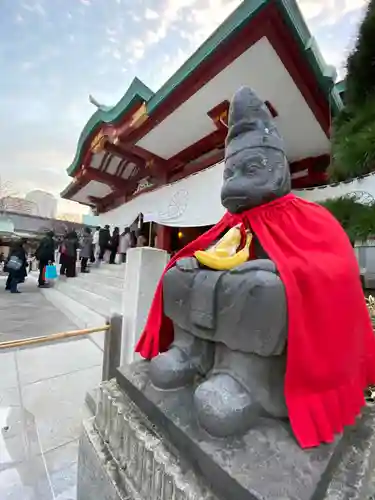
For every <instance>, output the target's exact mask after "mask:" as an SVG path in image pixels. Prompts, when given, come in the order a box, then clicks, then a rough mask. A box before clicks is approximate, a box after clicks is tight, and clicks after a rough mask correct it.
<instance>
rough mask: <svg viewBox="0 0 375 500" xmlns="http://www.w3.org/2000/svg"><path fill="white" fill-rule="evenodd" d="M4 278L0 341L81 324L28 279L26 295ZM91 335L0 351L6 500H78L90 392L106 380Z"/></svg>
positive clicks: (0, 462) (1, 483) (1, 476)
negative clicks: (80, 445)
mask: <svg viewBox="0 0 375 500" xmlns="http://www.w3.org/2000/svg"><path fill="white" fill-rule="evenodd" d="M3 285H4V280H3V279H2V278H0V331H1V334H0V342H1V341H4V340H11V339H17V338H23V337H29V336H37V335H45V334H48V333H56V332H59V331H64V330H72V329H76V328H75V326H74V325H73V324H72V323H71V322H70V321H69V320H68V319H67V318H66V317H65V316H64V314H62V313H61V312H60V311H58V310H56V309H55V308H54V307H53V306H52V305H51V304H50V303H49V302H48V301H47V300H46V299H45V298H44V297H43V295H42V294H41V293H40V292H39V290H38V289H37V288H36V285H35V282H34V281H32V280H30V282H27V283H26V284H25V285H21V287H20V290H23V291H24V293H22V294H20V295H10V294H8V293H7V292H5V291H4V290H3V288H4V287H3ZM101 364H102V352H101V351H100V349H99V348H98V347H97V346H96V345H95V344H94V343H93V342H92V341H91V340H89V339H87V338H82V339H79V340H71V341H65V342H62V343H54V344H49V345H43V346H38V347H32V348H31V347H29V348H25V349H22V350H20V349H18V350H7V351H0V498H1V500H75V499H76V467H77V450H78V437H79V434H80V428H81V420H82V418H83V416H84V412H85V410H84V406H83V403H84V397H85V394H86V392H87V391H88V390H90V389H92V388H93V387H95V386H97V385H98V383H99V381H100V375H101Z"/></svg>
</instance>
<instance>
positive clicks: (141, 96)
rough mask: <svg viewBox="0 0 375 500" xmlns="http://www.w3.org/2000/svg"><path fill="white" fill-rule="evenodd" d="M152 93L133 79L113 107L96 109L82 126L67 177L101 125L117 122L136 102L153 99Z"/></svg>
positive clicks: (73, 170)
mask: <svg viewBox="0 0 375 500" xmlns="http://www.w3.org/2000/svg"><path fill="white" fill-rule="evenodd" d="M153 95H154V92H153V91H152V90H151V89H150V88H149V87H147V85H145V84H144V83H143V82H142V81H141V80H140V79H139V78H137V77H134V78H133V81H132V82H131V84H130V85H129V88H128V90H127V91H126V92H125V94H124V95H123V96H122V98H121V99H120V100H119V101H118V103H117V104H115V105H114V106H105V107H101V108H98V109H97V110H96V111H95V112H94V113H93V114H92V115H91V117H90V118H89V120H88V122H87V123H86V125H85V126H84V128H83V130H82V132H81V134H80V136H79V139H78V143H77V148H76V154H75V156H74V158H73V161H72V163H71V165H70V166H69V167H68V169H67V172H68V175H73V174H74V172H75V170H76V169H77V167H78V165H79V163H80V160H81V154H82V149H83V146H84V144H85V142H86V140H87V139H88V137H90V135H92V133H93V132H94V131H95V130H96V129H97V128H98V127H99V126H100V125H101V124H102V123H113V122H115V121H117V120H118V119H119V118H120V117H121V116H122V115H124V114H125V113H126V112H127V111H128V109H130V108H131V106H132V105H133V104H135V103H136V102H143V101H146V102H147V101H149V100H150V99H151V97H153Z"/></svg>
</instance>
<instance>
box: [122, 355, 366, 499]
mask: <svg viewBox="0 0 375 500" xmlns="http://www.w3.org/2000/svg"><path fill="white" fill-rule="evenodd" d="M148 366H149V364H148V363H147V362H145V361H141V362H137V363H134V364H133V365H131V366H124V367H122V368H120V370H118V375H117V381H118V384H119V386H120V387H121V389H122V391H123V392H124V393H125V394H126V395H127V397H129V398H130V399H131V400H132V401H133V402H134V403H135V405H136V406H137V408H139V409H140V410H141V411H142V412H143V413H144V414H145V415H146V417H147V418H148V419H149V420H150V422H152V424H154V425H155V426H156V429H157V430H158V432H160V433H161V435H162V436H163V437H164V439H166V442H168V443H171V444H172V445H173V446H174V447H175V448H176V449H177V450H178V451H179V452H180V454H181V456H182V457H183V459H184V460H185V461H186V462H187V463H189V464H190V466H191V467H193V468H194V470H195V472H196V473H197V474H198V476H200V477H202V478H204V480H205V482H206V484H208V485H209V487H210V488H211V490H212V491H213V492H214V493H215V494H216V495H217V496H218V498H223V499H227V498H228V499H229V498H235V499H236V500H254V499H257V500H258V499H259V500H260V499H262V500H265V499H269V500H271V499H272V500H276V499H277V500H308V499H322V500H323V499H324V500H328V499H329V500H333V499H335V500H338V499H349V498H350V499H358V500H359V499H362V498H363V499H366V498H369V497H370V495H371V491H370V489H371V486H370V475H371V474H372V471H373V464H374V459H375V413H374V412H373V411H370V409H369V408H367V409H366V410H365V411H364V413H363V416H362V417H361V419H359V421H358V423H357V425H356V427H355V428H350V429H347V431H346V432H345V434H344V435H343V436H341V437H340V436H339V437H338V438H337V440H336V442H335V443H333V444H331V445H322V446H320V447H319V448H315V449H310V450H302V449H301V448H300V447H299V446H298V444H297V443H296V441H295V439H294V437H293V434H292V432H291V429H290V426H289V424H288V422H282V421H280V420H274V419H268V418H262V419H260V420H259V425H258V426H257V427H256V428H253V429H252V430H250V431H249V432H248V433H247V434H246V435H245V436H243V437H241V438H227V439H214V438H212V437H211V436H209V435H208V434H207V433H206V432H205V431H203V430H202V429H201V428H200V427H199V426H198V424H197V422H196V419H195V415H194V412H193V405H192V396H193V390H192V388H186V389H181V390H178V391H167V392H166V391H159V390H157V389H155V388H154V387H153V386H152V385H151V383H150V381H149V377H148Z"/></svg>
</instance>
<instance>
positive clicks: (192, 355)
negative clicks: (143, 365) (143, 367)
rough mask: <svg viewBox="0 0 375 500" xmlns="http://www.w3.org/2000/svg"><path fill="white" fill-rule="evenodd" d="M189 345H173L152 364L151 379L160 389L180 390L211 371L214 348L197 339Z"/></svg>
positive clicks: (208, 343)
mask: <svg viewBox="0 0 375 500" xmlns="http://www.w3.org/2000/svg"><path fill="white" fill-rule="evenodd" d="M192 339H193V342H192V343H191V344H190V345H189V346H186V345H183V346H180V345H178V344H176V345H172V347H171V348H170V349H169V351H167V352H165V353H162V354H160V355H159V356H157V357H156V358H154V359H153V360H152V361H151V363H150V372H149V373H150V378H151V381H152V383H153V384H154V386H155V387H158V388H159V389H164V390H167V389H180V388H182V387H186V386H187V385H190V384H193V383H194V380H195V378H196V377H197V376H203V375H205V374H206V373H207V372H209V370H211V368H212V366H213V363H214V346H213V345H212V344H211V343H210V342H206V341H204V340H200V339H195V338H194V337H192Z"/></svg>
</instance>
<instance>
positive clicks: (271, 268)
mask: <svg viewBox="0 0 375 500" xmlns="http://www.w3.org/2000/svg"><path fill="white" fill-rule="evenodd" d="M249 271H268V272H270V273H275V274H277V269H276V266H275V264H274V263H273V262H272V260H270V259H255V260H248V261H247V262H244V263H243V264H240V265H239V266H237V267H235V268H233V269H231V270H230V273H231V274H242V273H248V272H249Z"/></svg>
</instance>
